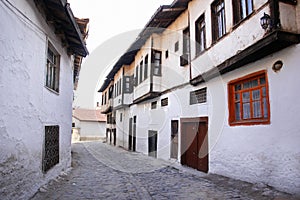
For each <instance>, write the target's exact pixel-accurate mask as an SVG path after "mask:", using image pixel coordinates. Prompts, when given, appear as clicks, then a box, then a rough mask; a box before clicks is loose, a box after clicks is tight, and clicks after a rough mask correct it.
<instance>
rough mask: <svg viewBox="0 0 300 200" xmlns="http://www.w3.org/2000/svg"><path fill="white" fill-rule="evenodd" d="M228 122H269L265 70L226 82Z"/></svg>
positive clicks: (245, 123) (242, 123)
mask: <svg viewBox="0 0 300 200" xmlns="http://www.w3.org/2000/svg"><path fill="white" fill-rule="evenodd" d="M228 97H229V124H230V125H252V124H268V123H270V105H269V94H268V82H267V75H266V72H265V71H260V72H256V73H253V74H250V75H248V76H246V77H243V78H240V79H238V80H234V81H231V82H230V83H229V84H228Z"/></svg>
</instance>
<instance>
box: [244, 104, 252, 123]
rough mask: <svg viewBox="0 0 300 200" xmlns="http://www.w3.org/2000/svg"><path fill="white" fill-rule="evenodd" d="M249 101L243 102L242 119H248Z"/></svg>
mask: <svg viewBox="0 0 300 200" xmlns="http://www.w3.org/2000/svg"><path fill="white" fill-rule="evenodd" d="M250 118H251V116H250V103H244V104H243V119H250Z"/></svg>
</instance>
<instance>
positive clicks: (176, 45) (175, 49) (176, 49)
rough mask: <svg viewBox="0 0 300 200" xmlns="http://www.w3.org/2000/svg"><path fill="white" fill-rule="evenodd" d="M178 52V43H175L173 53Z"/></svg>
mask: <svg viewBox="0 0 300 200" xmlns="http://www.w3.org/2000/svg"><path fill="white" fill-rule="evenodd" d="M178 50H179V42H178V41H177V42H176V43H175V47H174V51H175V52H177V51H178Z"/></svg>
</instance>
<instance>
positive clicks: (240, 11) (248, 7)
mask: <svg viewBox="0 0 300 200" xmlns="http://www.w3.org/2000/svg"><path fill="white" fill-rule="evenodd" d="M232 3H233V12H234V13H233V17H234V24H237V23H239V22H240V21H241V20H243V19H245V18H246V17H247V16H248V15H250V14H251V13H252V12H253V2H252V0H234V1H233V2H232Z"/></svg>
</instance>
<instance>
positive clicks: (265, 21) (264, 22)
mask: <svg viewBox="0 0 300 200" xmlns="http://www.w3.org/2000/svg"><path fill="white" fill-rule="evenodd" d="M260 25H261V27H262V28H263V29H264V30H265V31H267V30H270V29H271V28H272V19H271V17H270V15H268V14H266V13H264V16H262V17H261V18H260Z"/></svg>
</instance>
